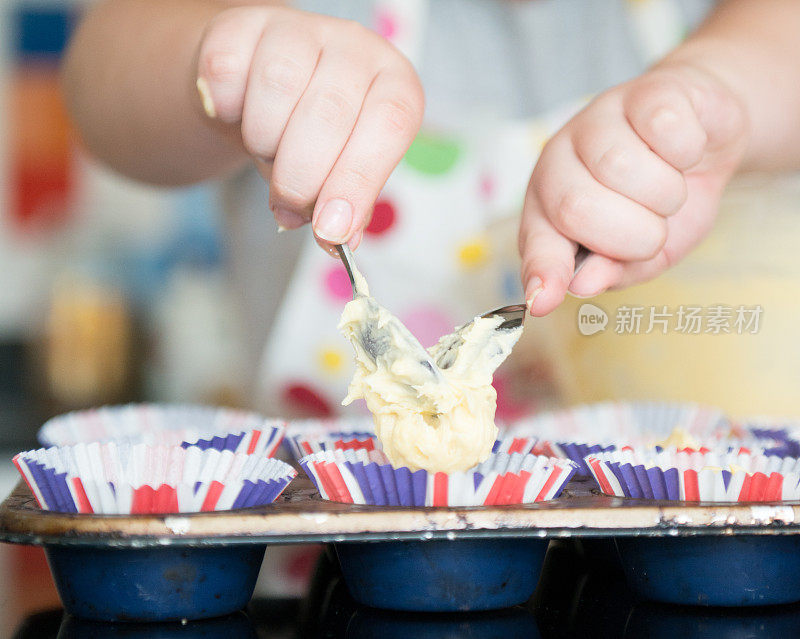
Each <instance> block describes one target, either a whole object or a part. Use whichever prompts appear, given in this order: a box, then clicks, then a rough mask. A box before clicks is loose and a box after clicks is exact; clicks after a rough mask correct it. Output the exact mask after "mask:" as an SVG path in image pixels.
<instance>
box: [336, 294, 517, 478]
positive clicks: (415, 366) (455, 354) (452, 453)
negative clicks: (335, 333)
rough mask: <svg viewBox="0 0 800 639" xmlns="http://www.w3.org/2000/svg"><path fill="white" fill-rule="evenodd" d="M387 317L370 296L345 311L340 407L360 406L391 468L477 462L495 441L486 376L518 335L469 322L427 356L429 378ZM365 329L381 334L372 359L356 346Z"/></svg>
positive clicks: (492, 322) (448, 468)
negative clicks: (349, 348) (347, 359)
mask: <svg viewBox="0 0 800 639" xmlns="http://www.w3.org/2000/svg"><path fill="white" fill-rule="evenodd" d="M364 290H365V291H366V290H367V289H366V287H365V288H364ZM391 317H392V316H391V314H390V313H389V311H388V310H386V309H385V308H384V307H382V306H381V305H380V304H378V303H377V301H376V300H375V298H373V297H371V296H361V297H357V298H356V299H354V300H353V301H351V302H349V303H348V304H347V305H346V306H345V308H344V311H343V312H342V318H341V322H340V324H339V329H340V330H341V331H342V333H344V335H345V337H347V338H348V339H349V340H350V342H351V343H352V344H353V347H354V349H355V360H356V372H355V375H354V376H353V380H352V381H351V382H350V387H349V390H348V393H347V396H346V397H345V399H344V401H343V402H342V403H343V404H344V405H347V404H349V403H351V402H352V401H353V400H356V399H360V398H363V399H364V400H365V401H366V403H367V408H369V410H370V412H371V413H372V416H373V420H374V422H375V433H376V435H377V437H378V439H379V440H380V442H381V444H382V446H383V451H384V453H386V456H387V457H388V458H389V460H390V461H391V463H392V465H394V466H396V467H399V466H407V467H408V468H410V469H411V470H418V469H420V468H423V469H425V470H427V471H429V472H445V473H451V472H456V471H461V470H467V469H468V468H471V467H473V466H475V465H476V464H479V463H480V462H482V461H485V460H486V458H487V457H488V456H489V455H490V454H491V452H492V446H493V445H494V442H495V440H496V439H497V427H496V426H495V423H494V415H495V410H496V408H497V393H496V392H495V390H494V388H493V387H492V385H491V382H492V375H493V374H494V371H495V370H496V369H497V367H498V366H500V364H502V363H503V361H504V360H505V359H506V357H508V355H509V353H510V352H511V349H512V348H513V347H514V344H516V342H517V340H518V339H519V337H520V335H521V334H522V327H519V328H514V329H504V330H496V329H497V327H498V326H499V325H500V324H501V323H502V322H503V318H501V317H498V316H495V317H490V318H482V317H479V318H476V319H475V320H474V322H472V323H471V324H469V325H467V326H466V327H464V328H463V329H462V330H461V331H456V332H455V333H453V334H451V335H446V336H444V337H442V338H441V339H440V340H439V342H438V343H437V344H436V345H434V346H433V347H431V348H430V349H428V353H429V354H430V356H431V360H433V362H436V365H437V369H438V370H437V371H433V372H432V371H431V370H430V367H429V364H428V365H425V364H424V363H423V362H420V361H419V357H418V356H415V352H414V349H413V348H411V347H410V340H414V338H413V336H411V334H410V333H409V332H408V331H407V329H405V327H402V325H400V324H395V323H393V322H392V323H387V320H388V319H389V318H391ZM370 325H372V326H374V325H377V326H379V327H381V328H386V331H387V332H386V336H387V337H388V339H387V340H385V343H384V346H385V348H384V349H383V350H382V352H381V353H380V354H378V355H377V356H376V357H375V358H374V359H373V357H372V356H371V355H370V354H369V353H367V352H366V351H365V349H364V346H363V344H362V339H363V335H364V331H365V327H367V326H370ZM398 326H399V327H400V328H397V327H398Z"/></svg>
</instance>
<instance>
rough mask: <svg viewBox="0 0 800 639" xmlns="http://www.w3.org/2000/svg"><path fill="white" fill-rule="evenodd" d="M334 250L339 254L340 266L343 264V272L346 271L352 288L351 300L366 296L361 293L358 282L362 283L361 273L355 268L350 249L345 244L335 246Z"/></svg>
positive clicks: (364, 293) (363, 292)
mask: <svg viewBox="0 0 800 639" xmlns="http://www.w3.org/2000/svg"><path fill="white" fill-rule="evenodd" d="M335 248H336V251H337V252H338V253H339V257H340V258H341V260H342V264H344V270H345V271H347V277H349V278H350V286H352V287H353V299H355V298H356V297H358V296H359V295H366V294H367V293H366V292H365V291H362V290H361V286H360V282H363V281H364V278H363V277H362V276H361V272H360V271H359V270H358V269H357V268H356V262H355V258H354V257H353V252H352V251H351V250H350V247H349V246H348V245H347V244H337V245H336V246H335Z"/></svg>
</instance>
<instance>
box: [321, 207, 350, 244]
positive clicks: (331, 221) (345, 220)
mask: <svg viewBox="0 0 800 639" xmlns="http://www.w3.org/2000/svg"><path fill="white" fill-rule="evenodd" d="M352 223H353V207H352V206H350V202H348V201H347V200H339V199H334V200H329V201H328V202H327V203H326V204H325V206H323V207H322V210H321V211H320V212H319V215H318V216H317V220H316V222H315V223H314V232H315V233H316V234H317V237H319V238H320V239H322V240H325V241H326V242H330V243H331V244H341V243H342V242H343V241H344V240H345V239H346V238H347V233H348V232H349V231H350V225H351V224H352Z"/></svg>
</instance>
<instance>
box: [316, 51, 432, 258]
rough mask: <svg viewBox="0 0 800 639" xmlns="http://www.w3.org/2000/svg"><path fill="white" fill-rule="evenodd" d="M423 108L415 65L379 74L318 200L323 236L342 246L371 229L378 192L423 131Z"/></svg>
mask: <svg viewBox="0 0 800 639" xmlns="http://www.w3.org/2000/svg"><path fill="white" fill-rule="evenodd" d="M423 110H424V98H423V94H422V88H421V86H420V85H419V80H418V79H417V77H416V74H415V73H414V72H413V70H412V69H411V67H410V65H408V67H405V65H403V66H402V67H401V68H387V69H384V70H383V71H381V72H380V73H379V74H378V75H377V76H376V77H375V79H374V80H373V82H372V85H371V86H370V88H369V91H368V92H367V95H366V97H365V99H364V103H363V105H362V108H361V112H360V114H359V116H358V119H357V120H356V124H355V127H354V129H353V132H352V134H351V135H350V138H349V139H348V141H347V144H346V145H345V147H344V149H343V150H342V152H341V154H340V155H339V157H338V158H337V160H336V162H335V164H334V165H333V168H332V169H331V171H330V174H329V175H328V177H327V179H326V180H325V183H324V184H323V186H322V189H321V190H320V193H319V197H318V198H317V202H316V205H315V208H314V215H313V222H312V224H313V228H314V232H315V234H316V235H317V237H318V238H319V239H321V240H323V241H324V242H328V243H330V244H341V243H342V242H347V241H349V240H351V239H352V238H353V236H354V235H356V234H357V232H358V231H360V230H363V229H364V227H366V225H367V223H368V221H369V218H370V215H371V213H372V207H373V206H374V204H375V200H376V199H377V197H378V194H379V193H380V191H381V189H382V188H383V185H384V184H385V183H386V180H387V179H388V178H389V175H390V174H391V172H392V170H394V168H395V166H397V164H398V162H400V159H401V158H402V157H403V154H404V153H405V152H406V150H408V147H409V146H410V145H411V142H412V141H413V139H414V137H415V136H416V134H417V131H418V130H419V127H420V124H421V122H422V114H423Z"/></svg>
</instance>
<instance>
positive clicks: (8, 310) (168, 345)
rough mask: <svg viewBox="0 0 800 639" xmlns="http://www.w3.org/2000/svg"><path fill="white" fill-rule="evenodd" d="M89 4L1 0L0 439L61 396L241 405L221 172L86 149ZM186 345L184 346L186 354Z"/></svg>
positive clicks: (64, 400) (25, 427) (18, 434)
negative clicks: (81, 71) (82, 25)
mask: <svg viewBox="0 0 800 639" xmlns="http://www.w3.org/2000/svg"><path fill="white" fill-rule="evenodd" d="M79 11H80V3H79V2H74V1H71V0H60V1H53V2H39V1H30V0H2V2H0V12H1V13H0V51H1V52H2V54H1V55H2V57H0V78H2V83H0V90H2V107H0V130H2V136H0V140H2V142H1V143H0V291H2V298H1V299H2V301H1V302H0V446H2V447H3V448H8V449H12V448H15V449H21V448H22V447H27V446H30V445H32V444H33V443H34V439H33V436H34V433H35V430H36V428H37V427H38V426H39V425H41V423H42V421H43V420H44V419H46V418H47V417H48V416H50V415H53V414H55V413H58V412H63V411H64V410H69V409H72V408H79V407H84V406H91V405H97V404H104V403H116V402H126V401H131V400H137V399H143V398H148V399H158V400H180V401H198V402H203V403H223V404H233V405H238V404H241V403H242V401H243V399H242V397H241V387H240V386H239V384H238V383H237V374H236V371H237V368H238V367H237V362H236V358H237V347H236V345H235V344H234V343H233V340H235V338H236V335H237V334H238V331H237V329H236V327H235V326H234V325H233V324H234V323H235V319H234V318H233V317H231V316H228V315H226V313H227V312H228V309H230V308H231V306H232V305H230V304H221V303H220V300H224V298H225V296H226V295H227V293H226V292H225V287H224V286H223V285H222V276H221V265H222V262H223V258H224V256H223V248H222V242H221V238H220V231H219V219H218V213H217V210H218V207H217V206H216V198H217V192H216V189H215V186H214V185H203V186H199V187H196V188H189V189H182V190H159V189H154V188H150V187H144V186H141V185H138V184H133V183H131V182H129V181H127V180H124V179H122V178H119V177H118V176H116V175H112V174H110V173H109V172H107V171H106V170H104V169H102V168H101V167H99V166H97V165H96V164H95V163H93V162H92V161H91V160H90V159H89V158H87V157H86V156H85V155H84V154H83V153H82V152H81V149H80V147H79V144H78V141H77V140H76V138H75V135H74V133H73V130H72V129H71V127H70V124H69V122H68V120H67V117H66V115H65V112H64V108H63V105H62V100H61V97H60V94H59V82H58V64H59V58H60V56H61V53H62V51H63V49H64V46H65V44H66V42H67V40H68V37H69V34H70V30H71V29H72V27H73V25H74V23H75V20H76V16H77V14H78V12H79ZM187 357H188V358H189V359H188V360H187V359H185V358H187Z"/></svg>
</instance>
